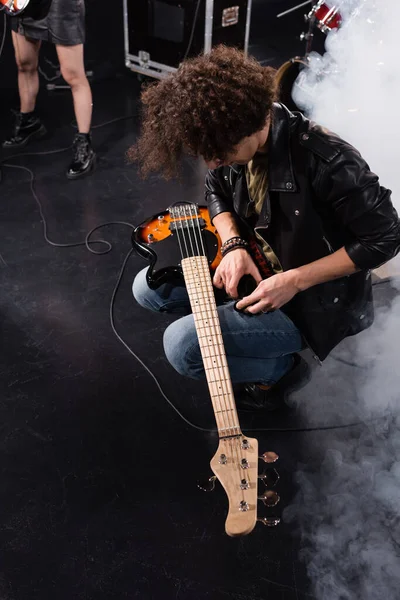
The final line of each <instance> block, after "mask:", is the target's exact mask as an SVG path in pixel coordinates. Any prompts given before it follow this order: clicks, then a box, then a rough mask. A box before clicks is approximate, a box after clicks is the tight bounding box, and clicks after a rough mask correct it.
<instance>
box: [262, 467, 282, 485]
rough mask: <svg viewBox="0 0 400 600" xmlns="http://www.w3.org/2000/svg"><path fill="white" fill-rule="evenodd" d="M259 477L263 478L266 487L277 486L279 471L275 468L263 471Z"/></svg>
mask: <svg viewBox="0 0 400 600" xmlns="http://www.w3.org/2000/svg"><path fill="white" fill-rule="evenodd" d="M258 479H261V481H262V482H263V483H264V485H265V487H268V488H271V487H275V486H276V484H277V483H278V481H279V473H278V471H277V470H276V469H274V468H272V469H268V471H267V472H266V473H261V475H259V476H258Z"/></svg>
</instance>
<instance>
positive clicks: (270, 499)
mask: <svg viewBox="0 0 400 600" xmlns="http://www.w3.org/2000/svg"><path fill="white" fill-rule="evenodd" d="M258 499H259V500H262V502H264V504H265V506H268V508H272V507H273V506H276V505H277V504H278V502H279V500H280V496H279V495H278V494H277V493H276V492H274V491H273V490H265V492H264V493H263V494H262V496H258Z"/></svg>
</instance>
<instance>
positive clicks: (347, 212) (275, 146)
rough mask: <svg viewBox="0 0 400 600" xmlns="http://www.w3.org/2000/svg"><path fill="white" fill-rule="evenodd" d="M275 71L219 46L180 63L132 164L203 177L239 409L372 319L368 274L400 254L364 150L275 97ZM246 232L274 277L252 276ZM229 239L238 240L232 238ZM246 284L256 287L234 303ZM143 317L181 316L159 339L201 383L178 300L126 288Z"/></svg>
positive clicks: (385, 195) (385, 194)
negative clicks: (190, 169)
mask: <svg viewBox="0 0 400 600" xmlns="http://www.w3.org/2000/svg"><path fill="white" fill-rule="evenodd" d="M275 93H276V90H275V78H274V71H273V70H272V69H269V68H264V67H262V66H261V65H259V64H258V63H257V62H256V61H255V60H253V59H252V58H248V57H246V56H245V55H244V54H243V53H241V52H240V51H238V50H236V49H233V48H227V47H223V46H220V47H217V48H215V49H214V50H212V52H211V53H210V54H208V55H204V56H199V57H197V58H194V59H191V60H187V61H185V62H184V63H183V64H181V66H180V67H179V69H178V70H177V72H176V73H174V74H173V75H171V76H170V77H169V78H168V79H166V80H163V81H161V82H160V83H158V84H155V85H152V86H150V87H149V88H148V89H146V90H145V91H144V92H143V95H142V102H143V126H142V133H141V136H140V137H139V139H138V141H137V144H136V145H135V147H134V148H133V149H132V150H131V155H132V157H133V158H134V159H135V160H137V161H138V162H139V164H140V166H141V170H142V172H143V174H144V175H146V174H147V173H149V172H150V171H154V170H160V171H161V172H163V173H164V175H165V176H166V177H171V176H173V175H174V174H175V173H176V172H177V169H178V166H179V162H180V159H181V158H182V156H183V154H184V153H189V154H191V155H195V156H201V157H203V159H204V160H205V162H206V163H207V166H208V168H209V170H208V173H207V175H206V181H205V198H206V202H207V205H208V209H209V212H210V215H211V218H212V221H213V223H214V225H215V227H216V228H217V230H218V232H219V235H220V236H221V239H222V242H224V243H226V244H225V245H226V247H229V252H227V253H226V254H225V255H224V257H223V259H222V261H221V263H220V265H219V267H218V268H217V270H216V272H215V274H214V279H213V282H214V285H215V286H216V287H217V288H221V289H222V288H224V289H225V291H226V299H225V301H224V302H223V303H222V304H221V305H220V306H219V307H218V311H219V317H220V322H221V328H222V333H223V338H224V343H225V349H226V354H227V359H228V365H229V368H230V373H231V377H232V381H233V382H234V383H242V384H245V395H244V396H243V397H242V398H241V399H239V400H238V408H239V409H251V410H256V409H261V410H263V409H264V410H265V409H273V408H276V407H277V406H280V405H281V404H282V402H283V400H284V398H285V397H286V396H287V394H288V393H289V392H290V391H291V390H293V389H295V388H297V387H300V386H302V385H304V384H305V383H306V382H307V381H308V379H309V369H308V368H307V363H306V362H305V361H304V359H303V358H302V357H301V356H300V355H299V352H300V351H301V350H303V349H304V348H306V347H309V348H311V350H312V351H313V354H314V356H315V357H316V358H318V359H319V360H320V361H322V360H324V359H325V358H326V356H327V355H328V354H329V352H330V351H331V350H332V348H333V347H334V346H336V345H337V344H338V343H339V342H340V341H341V340H343V339H344V338H345V337H347V336H350V335H354V334H357V333H358V332H360V331H362V330H364V329H366V328H367V327H369V326H370V325H371V323H372V321H373V301H372V289H371V277H370V270H371V269H373V268H375V267H378V266H379V265H381V264H383V263H384V262H386V261H388V260H389V259H391V258H392V257H393V256H394V255H395V254H396V253H397V252H398V251H399V249H400V221H399V217H398V215H397V213H396V210H395V209H394V207H393V205H392V202H391V193H390V191H389V190H387V189H385V188H384V187H382V186H381V185H380V183H379V180H378V177H377V176H376V175H375V174H374V173H372V172H371V171H370V169H369V167H368V165H367V164H366V162H365V160H364V159H363V158H362V157H361V155H360V153H359V152H358V151H357V150H356V149H355V148H353V147H352V146H351V145H350V144H349V143H347V142H346V141H344V140H343V139H341V138H340V137H339V136H337V135H336V134H334V133H332V132H330V131H327V130H326V129H323V128H321V127H320V126H318V125H317V124H316V123H314V122H311V121H309V120H308V119H306V118H305V117H304V116H303V115H302V114H301V113H292V112H290V111H289V110H288V109H287V108H286V107H285V106H284V105H283V104H280V103H277V102H274V100H275ZM249 234H253V235H254V236H255V237H256V238H257V240H258V243H259V245H260V247H261V248H262V250H263V251H264V255H265V256H266V257H267V259H268V260H269V263H270V265H271V266H272V269H273V271H274V275H273V276H272V277H269V278H267V279H262V277H261V274H260V271H259V269H258V267H257V265H256V264H255V262H254V261H253V258H252V256H251V254H250V253H249V252H248V248H247V246H246V245H245V243H241V242H240V240H241V239H242V237H246V236H248V235H249ZM238 240H239V241H238ZM244 275H250V276H251V277H252V278H253V279H254V283H255V289H254V291H252V292H251V293H248V294H247V295H245V297H242V298H240V300H239V302H238V303H237V308H238V309H239V310H235V302H234V300H232V299H237V298H238V284H239V282H240V280H241V279H242V277H243V276H244ZM133 294H134V296H135V298H136V300H137V301H138V302H139V304H141V305H142V306H144V307H147V308H150V309H152V310H159V311H170V312H179V313H181V314H183V315H185V316H182V317H181V318H179V319H177V320H176V321H175V322H173V323H172V324H171V325H169V327H168V328H167V329H166V331H165V334H164V348H165V352H166V356H167V358H168V360H169V361H170V363H171V364H172V365H173V367H174V368H175V369H176V370H177V371H178V372H179V373H181V374H183V375H186V376H188V377H192V378H201V377H203V376H204V368H203V363H202V359H201V354H200V349H199V344H198V342H197V337H196V331H195V327H194V321H193V317H192V315H191V314H190V308H189V302H188V297H187V293H186V290H185V288H184V287H182V286H172V285H169V284H164V285H163V286H161V287H160V288H159V289H157V290H155V291H154V290H150V289H149V287H148V286H147V284H146V278H145V270H144V271H142V272H140V273H139V274H138V275H137V276H136V278H135V281H134V284H133Z"/></svg>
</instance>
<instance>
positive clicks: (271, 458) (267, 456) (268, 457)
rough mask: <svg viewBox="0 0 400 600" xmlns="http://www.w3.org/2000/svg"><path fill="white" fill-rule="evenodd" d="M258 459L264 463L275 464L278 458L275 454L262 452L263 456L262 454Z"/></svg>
mask: <svg viewBox="0 0 400 600" xmlns="http://www.w3.org/2000/svg"><path fill="white" fill-rule="evenodd" d="M258 458H259V459H260V460H263V461H264V462H266V463H275V462H276V461H277V460H278V458H279V456H278V455H277V454H276V452H271V451H269V452H264V454H262V455H261V456H259V457H258Z"/></svg>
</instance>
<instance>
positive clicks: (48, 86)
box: [46, 71, 93, 92]
mask: <svg viewBox="0 0 400 600" xmlns="http://www.w3.org/2000/svg"><path fill="white" fill-rule="evenodd" d="M86 77H87V78H88V80H89V81H90V78H91V77H93V71H86ZM69 89H71V88H70V86H69V85H66V84H56V83H47V84H46V90H48V91H49V92H52V91H54V90H69Z"/></svg>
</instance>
